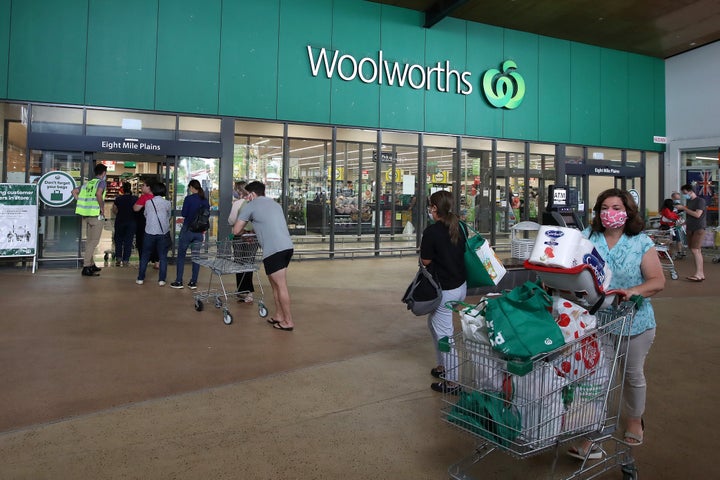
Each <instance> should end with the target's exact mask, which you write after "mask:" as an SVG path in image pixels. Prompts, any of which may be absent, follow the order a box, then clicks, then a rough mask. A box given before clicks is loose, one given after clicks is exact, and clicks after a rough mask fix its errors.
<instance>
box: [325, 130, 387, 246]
mask: <svg viewBox="0 0 720 480" xmlns="http://www.w3.org/2000/svg"><path fill="white" fill-rule="evenodd" d="M376 140H377V132H375V131H364V130H351V129H338V131H337V143H336V145H337V147H336V148H337V150H336V159H337V160H336V161H337V169H338V174H339V175H340V177H341V179H342V180H343V183H342V188H341V189H340V191H339V192H338V195H337V202H336V205H335V224H334V228H335V237H334V242H335V251H342V250H348V249H363V248H364V249H368V250H371V249H373V247H374V231H375V230H374V221H373V220H374V219H373V214H372V209H371V205H372V203H373V189H372V180H373V179H374V178H375V166H374V165H375V164H374V161H373V152H374V150H375V145H376V143H375V142H376ZM338 185H340V183H338Z"/></svg>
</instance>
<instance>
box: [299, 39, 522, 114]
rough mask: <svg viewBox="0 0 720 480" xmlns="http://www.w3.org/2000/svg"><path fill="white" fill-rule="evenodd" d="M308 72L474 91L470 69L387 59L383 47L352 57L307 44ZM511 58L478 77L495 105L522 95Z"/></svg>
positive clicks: (447, 90) (511, 102) (517, 102)
mask: <svg viewBox="0 0 720 480" xmlns="http://www.w3.org/2000/svg"><path fill="white" fill-rule="evenodd" d="M307 54H308V61H309V63H310V72H311V73H312V76H313V77H318V76H324V77H326V78H333V77H336V78H339V79H340V80H343V81H345V82H351V81H356V80H359V81H360V82H362V83H367V84H376V85H388V86H397V87H406V86H407V87H409V88H412V89H413V90H431V89H434V90H437V91H438V92H443V93H456V94H459V95H470V94H472V93H473V91H474V84H475V82H474V81H473V78H472V76H473V74H472V72H468V71H462V70H457V69H455V68H453V66H452V64H451V63H450V61H449V60H445V61H440V62H437V63H436V64H435V65H432V66H427V65H419V64H409V63H401V62H395V61H390V60H387V59H386V58H385V57H384V54H383V51H382V50H379V51H378V54H377V56H373V57H363V58H360V59H358V58H356V57H355V56H353V55H350V54H347V53H341V52H340V51H339V50H327V49H325V48H321V49H319V50H318V49H313V47H312V46H311V45H307ZM516 70H517V65H516V64H515V62H513V61H512V60H506V61H505V62H504V63H503V64H502V71H500V70H497V69H491V70H488V71H487V72H485V74H484V75H483V77H482V87H483V93H484V94H485V98H487V100H488V102H489V103H490V104H491V105H492V106H494V107H497V108H507V109H513V108H517V107H518V105H520V103H521V102H522V99H523V97H524V96H525V81H524V80H523V78H522V76H521V75H520V74H519V73H518V72H517V71H516Z"/></svg>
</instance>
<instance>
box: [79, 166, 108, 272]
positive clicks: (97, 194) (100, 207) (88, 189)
mask: <svg viewBox="0 0 720 480" xmlns="http://www.w3.org/2000/svg"><path fill="white" fill-rule="evenodd" d="M106 176H107V167H106V166H105V165H103V164H102V163H98V164H96V165H95V178H93V179H92V180H90V181H88V182H85V184H84V185H82V186H80V187H77V188H75V189H74V190H73V191H72V194H73V197H75V199H76V200H77V206H76V207H75V213H76V214H77V215H80V216H81V217H82V222H83V228H84V229H85V230H86V232H87V236H86V240H85V253H84V255H83V269H82V272H81V274H82V275H83V276H86V277H98V276H100V274H99V273H98V272H99V271H100V270H101V269H100V268H99V267H98V266H97V265H95V260H94V259H93V256H94V254H95V249H96V248H97V246H98V243H100V236H101V235H102V231H103V224H104V223H105V191H106V190H107V185H106V182H105V177H106Z"/></svg>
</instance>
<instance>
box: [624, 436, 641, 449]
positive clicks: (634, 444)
mask: <svg viewBox="0 0 720 480" xmlns="http://www.w3.org/2000/svg"><path fill="white" fill-rule="evenodd" d="M623 437H624V438H623V440H625V443H627V444H628V445H630V446H631V447H637V446H640V445H642V443H643V436H642V435H638V434H637V433H632V432H625V433H624V434H623ZM628 439H629V440H634V442H628Z"/></svg>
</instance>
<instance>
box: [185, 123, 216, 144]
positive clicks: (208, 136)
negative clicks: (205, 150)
mask: <svg viewBox="0 0 720 480" xmlns="http://www.w3.org/2000/svg"><path fill="white" fill-rule="evenodd" d="M178 138H179V139H180V140H181V141H182V140H185V141H194V142H219V141H220V119H219V118H206V117H180V119H179V131H178Z"/></svg>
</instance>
